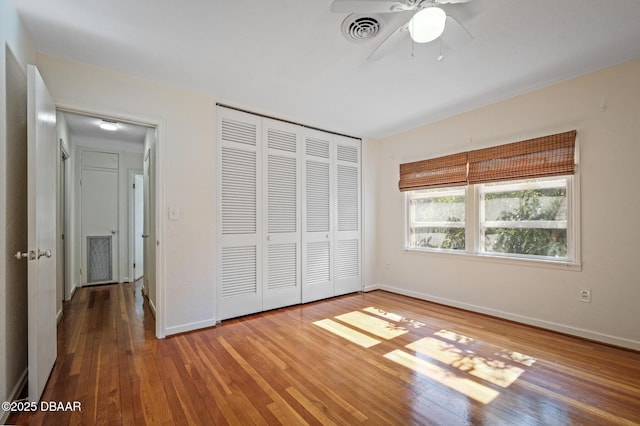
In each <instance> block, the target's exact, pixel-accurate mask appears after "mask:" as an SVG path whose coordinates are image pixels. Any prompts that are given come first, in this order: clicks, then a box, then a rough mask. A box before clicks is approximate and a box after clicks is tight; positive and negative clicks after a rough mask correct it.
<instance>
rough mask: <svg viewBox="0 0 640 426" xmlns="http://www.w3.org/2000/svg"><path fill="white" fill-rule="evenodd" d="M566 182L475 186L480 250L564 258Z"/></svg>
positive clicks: (537, 180)
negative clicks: (478, 204) (476, 188)
mask: <svg viewBox="0 0 640 426" xmlns="http://www.w3.org/2000/svg"><path fill="white" fill-rule="evenodd" d="M569 180H570V178H569V177H560V178H547V179H535V180H528V181H512V182H500V183H495V184H482V185H478V192H479V195H480V196H479V201H480V206H479V211H480V227H479V230H480V247H479V249H480V251H481V252H484V253H506V254H515V255H523V256H542V257H547V258H550V259H567V254H568V247H567V241H568V239H567V219H568V208H567V206H568V204H567V185H568V181H569Z"/></svg>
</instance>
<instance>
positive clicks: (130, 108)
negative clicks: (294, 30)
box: [37, 55, 215, 335]
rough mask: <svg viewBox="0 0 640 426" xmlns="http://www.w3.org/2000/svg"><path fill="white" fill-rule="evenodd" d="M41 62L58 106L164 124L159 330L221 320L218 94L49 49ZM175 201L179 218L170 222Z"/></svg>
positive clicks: (161, 127) (172, 330)
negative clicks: (216, 202)
mask: <svg viewBox="0 0 640 426" xmlns="http://www.w3.org/2000/svg"><path fill="white" fill-rule="evenodd" d="M37 64H38V67H39V69H40V72H41V74H42V76H43V78H44V80H45V83H46V84H47V86H48V88H49V91H50V92H51V95H52V97H53V99H54V101H55V102H56V104H57V105H58V106H64V107H68V108H73V109H77V110H81V111H87V112H92V113H96V114H102V115H107V116H110V117H114V118H119V117H123V118H129V119H134V120H137V121H139V122H143V123H147V124H152V125H155V124H158V125H159V126H158V151H159V154H160V155H159V158H158V160H157V161H156V163H157V165H158V166H159V170H160V171H161V172H160V173H159V180H160V185H159V186H158V188H157V191H156V195H157V196H158V199H159V201H158V202H159V206H158V213H159V217H158V227H159V230H160V234H159V236H158V239H159V246H158V251H159V254H158V256H159V257H158V265H159V270H160V272H161V274H160V275H159V276H158V294H157V303H158V304H160V305H162V306H161V307H158V306H157V309H158V310H159V311H161V310H162V308H164V318H162V317H160V318H157V319H158V324H159V327H160V330H158V331H159V334H160V335H163V334H165V333H166V334H172V333H177V332H181V331H186V330H189V329H194V328H198V327H204V326H208V325H213V324H215V288H214V276H215V274H214V269H213V268H214V267H213V259H214V247H215V241H214V235H215V234H214V214H215V213H214V212H215V209H214V188H215V186H214V175H215V174H214V170H213V165H214V164H215V162H214V119H215V117H214V101H213V99H211V98H210V97H206V96H201V95H198V94H194V93H191V92H187V91H184V90H178V89H173V88H170V87H166V86H162V85H158V84H155V83H151V82H148V81H145V80H142V79H137V78H133V77H129V76H126V75H123V74H119V73H114V72H109V71H105V70H103V69H99V68H95V67H90V66H86V65H82V64H79V63H74V62H70V61H66V60H63V59H59V58H54V57H50V56H46V55H38V61H37ZM168 205H172V206H175V207H177V208H179V209H180V219H179V220H177V221H171V222H168V221H166V216H167V206H168ZM162 280H164V282H165V285H164V288H163V284H162ZM163 289H164V290H166V292H165V293H164V294H163ZM164 300H166V301H167V302H166V303H164V302H163V301H164Z"/></svg>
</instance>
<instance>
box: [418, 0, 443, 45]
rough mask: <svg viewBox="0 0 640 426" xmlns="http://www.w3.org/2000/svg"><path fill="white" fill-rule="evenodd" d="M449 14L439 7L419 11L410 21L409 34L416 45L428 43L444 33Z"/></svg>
mask: <svg viewBox="0 0 640 426" xmlns="http://www.w3.org/2000/svg"><path fill="white" fill-rule="evenodd" d="M446 20H447V14H446V13H444V10H442V9H440V8H439V7H428V8H426V9H422V10H420V11H418V12H417V13H416V14H415V15H413V18H411V20H410V21H409V33H410V34H411V38H412V39H413V41H415V42H416V43H428V42H430V41H433V40H435V39H437V38H438V37H440V36H441V35H442V33H443V32H444V24H445V22H446Z"/></svg>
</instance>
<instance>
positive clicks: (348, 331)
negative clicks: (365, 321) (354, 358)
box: [313, 318, 380, 348]
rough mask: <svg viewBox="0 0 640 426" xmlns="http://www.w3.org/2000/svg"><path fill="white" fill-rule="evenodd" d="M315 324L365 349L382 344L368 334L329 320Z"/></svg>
mask: <svg viewBox="0 0 640 426" xmlns="http://www.w3.org/2000/svg"><path fill="white" fill-rule="evenodd" d="M313 324H314V325H316V326H318V327H320V328H322V329H324V330H327V331H329V332H331V333H333V334H335V335H336V336H340V337H342V338H343V339H347V340H348V341H350V342H352V343H355V344H356V345H359V346H362V347H363V348H370V347H372V346H375V345H377V344H378V343H380V340H377V339H374V338H373V337H369V336H367V335H366V334H363V333H360V332H359V331H356V330H354V329H352V328H349V327H347V326H345V325H342V324H340V323H337V322H335V321H333V320H331V319H328V318H327V319H323V320H320V321H316V322H314V323H313Z"/></svg>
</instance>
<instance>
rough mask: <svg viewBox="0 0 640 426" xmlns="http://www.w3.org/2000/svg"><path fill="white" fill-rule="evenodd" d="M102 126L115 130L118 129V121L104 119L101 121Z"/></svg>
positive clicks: (105, 128)
mask: <svg viewBox="0 0 640 426" xmlns="http://www.w3.org/2000/svg"><path fill="white" fill-rule="evenodd" d="M100 128H101V129H102V130H108V131H110V132H115V131H116V130H118V123H116V122H115V121H109V120H102V121H101V122H100Z"/></svg>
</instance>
